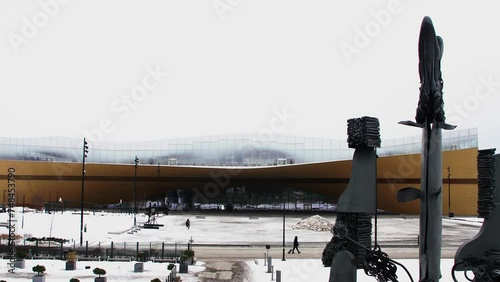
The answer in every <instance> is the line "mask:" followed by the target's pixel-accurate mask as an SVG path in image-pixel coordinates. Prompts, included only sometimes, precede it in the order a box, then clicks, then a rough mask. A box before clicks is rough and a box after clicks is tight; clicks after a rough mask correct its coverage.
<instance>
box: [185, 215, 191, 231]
mask: <svg viewBox="0 0 500 282" xmlns="http://www.w3.org/2000/svg"><path fill="white" fill-rule="evenodd" d="M186 227H187V228H188V229H189V227H191V223H190V222H189V218H188V219H186Z"/></svg>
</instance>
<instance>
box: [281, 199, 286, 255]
mask: <svg viewBox="0 0 500 282" xmlns="http://www.w3.org/2000/svg"><path fill="white" fill-rule="evenodd" d="M281 260H282V261H285V203H283V258H282V259H281Z"/></svg>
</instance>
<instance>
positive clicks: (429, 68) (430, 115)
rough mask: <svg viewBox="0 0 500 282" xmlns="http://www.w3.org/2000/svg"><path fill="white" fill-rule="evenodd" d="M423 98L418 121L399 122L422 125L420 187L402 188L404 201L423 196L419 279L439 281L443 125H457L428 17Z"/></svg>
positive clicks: (439, 45) (422, 45) (422, 41)
mask: <svg viewBox="0 0 500 282" xmlns="http://www.w3.org/2000/svg"><path fill="white" fill-rule="evenodd" d="M418 55H419V74H420V98H419V102H418V108H417V114H416V116H415V121H416V122H413V121H402V122H400V124H404V125H408V126H414V127H419V128H422V172H421V180H420V190H418V189H416V188H403V189H401V190H400V191H399V192H398V200H399V201H401V202H406V201H411V200H415V199H420V244H419V261H420V271H419V273H420V279H419V280H420V281H433V282H437V281H439V278H440V277H441V271H440V265H441V235H442V219H441V217H442V213H443V204H442V183H443V179H442V159H441V154H442V144H441V142H442V137H441V129H448V130H449V129H454V128H455V127H456V126H453V125H449V124H446V123H445V115H444V109H443V103H444V102H443V92H442V90H443V79H442V77H441V57H442V56H443V40H442V39H441V37H439V36H436V32H435V30H434V25H433V24H432V20H431V19H430V18H429V17H425V18H424V19H423V21H422V25H421V28H420V37H419V42H418Z"/></svg>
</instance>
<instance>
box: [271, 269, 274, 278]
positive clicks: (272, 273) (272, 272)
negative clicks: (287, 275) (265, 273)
mask: <svg viewBox="0 0 500 282" xmlns="http://www.w3.org/2000/svg"><path fill="white" fill-rule="evenodd" d="M273 280H274V266H271V281H273Z"/></svg>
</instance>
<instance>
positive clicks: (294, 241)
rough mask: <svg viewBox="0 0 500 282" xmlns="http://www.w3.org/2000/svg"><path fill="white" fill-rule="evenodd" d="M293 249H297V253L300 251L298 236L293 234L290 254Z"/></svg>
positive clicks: (293, 252)
mask: <svg viewBox="0 0 500 282" xmlns="http://www.w3.org/2000/svg"><path fill="white" fill-rule="evenodd" d="M295 250H297V253H299V254H300V251H299V238H298V237H297V236H295V239H293V249H292V254H295Z"/></svg>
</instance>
